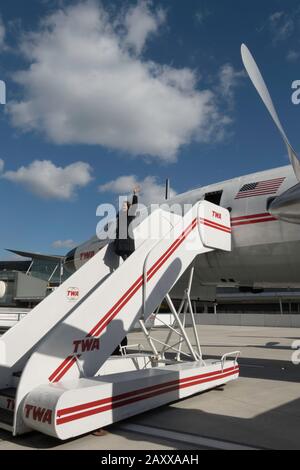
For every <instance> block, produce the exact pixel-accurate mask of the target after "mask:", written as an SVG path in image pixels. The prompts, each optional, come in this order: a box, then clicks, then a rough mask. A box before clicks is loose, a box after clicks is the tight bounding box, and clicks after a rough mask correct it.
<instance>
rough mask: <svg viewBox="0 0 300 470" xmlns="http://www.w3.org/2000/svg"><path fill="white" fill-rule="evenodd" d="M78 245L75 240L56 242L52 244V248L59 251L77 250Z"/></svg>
mask: <svg viewBox="0 0 300 470" xmlns="http://www.w3.org/2000/svg"><path fill="white" fill-rule="evenodd" d="M76 245H77V243H76V242H74V240H56V241H55V242H53V243H52V247H53V248H56V249H58V250H60V249H62V248H66V249H71V248H75V246H76Z"/></svg>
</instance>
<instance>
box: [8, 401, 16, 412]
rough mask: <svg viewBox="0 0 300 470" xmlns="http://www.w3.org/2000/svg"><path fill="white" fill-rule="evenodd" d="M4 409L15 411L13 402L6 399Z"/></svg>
mask: <svg viewBox="0 0 300 470" xmlns="http://www.w3.org/2000/svg"><path fill="white" fill-rule="evenodd" d="M6 409H7V410H11V411H14V409H15V400H13V399H12V398H8V399H7V403H6Z"/></svg>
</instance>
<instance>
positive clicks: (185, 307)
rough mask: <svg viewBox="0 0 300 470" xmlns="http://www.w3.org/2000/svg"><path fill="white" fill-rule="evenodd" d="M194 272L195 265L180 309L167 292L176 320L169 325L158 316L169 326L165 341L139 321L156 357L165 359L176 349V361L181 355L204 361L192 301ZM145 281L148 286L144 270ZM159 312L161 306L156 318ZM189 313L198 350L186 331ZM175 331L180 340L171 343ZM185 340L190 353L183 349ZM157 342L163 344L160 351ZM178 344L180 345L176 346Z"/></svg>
mask: <svg viewBox="0 0 300 470" xmlns="http://www.w3.org/2000/svg"><path fill="white" fill-rule="evenodd" d="M194 273H195V267H194V265H193V266H192V267H191V269H190V274H189V281H188V285H187V288H186V289H185V291H184V297H183V299H182V301H181V304H180V307H179V310H178V311H177V310H176V308H175V306H174V303H173V301H172V299H171V297H170V295H169V294H167V295H166V297H165V300H166V301H167V303H168V306H169V308H170V311H171V313H172V315H173V317H174V322H173V324H172V325H168V324H167V323H165V322H164V321H163V320H162V319H160V318H158V321H159V322H160V323H161V324H162V325H164V326H166V327H167V328H169V332H168V335H167V338H166V340H165V341H164V342H162V341H160V340H158V339H156V338H155V337H154V336H153V335H152V334H151V328H150V330H149V331H148V330H147V328H146V325H145V322H144V320H140V322H139V323H140V326H141V328H142V331H143V333H144V335H145V338H146V340H147V342H148V344H149V346H150V348H151V350H152V351H153V353H154V355H155V356H156V357H159V356H160V358H161V360H165V352H166V351H175V352H176V353H177V355H176V362H178V361H181V356H185V357H190V358H192V359H193V360H194V361H199V360H201V361H203V359H202V351H201V346H200V341H199V336H198V332H197V327H196V322H195V316H194V311H193V307H192V301H191V289H192V283H193V278H194ZM144 281H145V286H146V283H147V280H146V275H145V272H144ZM145 293H146V289H144V297H143V307H144V313H145V306H146V295H145ZM158 312H159V308H158V309H157V310H156V312H155V313H154V314H153V315H154V316H155V318H156V315H157V314H158ZM188 314H189V315H190V316H191V323H192V328H193V333H194V337H195V342H196V350H195V349H194V348H193V346H192V343H191V341H190V339H189V337H188V335H187V332H186V319H187V315H188ZM181 315H183V319H181V318H180V316H181ZM176 328H177V329H176ZM174 333H175V334H176V335H178V336H179V340H178V341H177V342H176V343H175V344H173V345H171V344H170V340H171V337H172V335H173V334H174ZM184 342H185V343H186V345H187V348H188V350H189V354H187V353H185V352H183V351H182V346H183V343H184ZM156 343H158V344H160V345H162V348H161V350H160V351H158V349H157V347H156ZM176 346H178V347H176ZM203 363H204V361H203ZM204 364H205V363H204Z"/></svg>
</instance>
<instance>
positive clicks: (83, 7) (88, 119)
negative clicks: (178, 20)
mask: <svg viewBox="0 0 300 470" xmlns="http://www.w3.org/2000/svg"><path fill="white" fill-rule="evenodd" d="M152 10H153V9H152ZM163 16H164V14H163V13H162V11H161V10H159V9H157V8H156V9H155V11H151V10H150V7H149V3H146V2H142V3H138V4H137V6H136V7H131V8H130V9H129V11H127V13H126V12H125V13H122V15H121V17H119V18H118V21H113V20H112V18H110V17H109V15H108V13H107V12H106V11H105V10H104V9H103V7H101V6H100V5H99V4H96V3H94V2H82V3H79V4H77V5H75V6H74V5H73V6H70V7H68V8H65V9H61V10H58V11H56V12H55V13H54V14H52V15H51V16H49V17H47V18H46V19H44V21H43V22H42V24H41V26H40V29H39V31H38V32H35V33H32V34H28V35H27V36H26V39H25V40H24V42H23V44H22V51H23V54H24V56H25V58H26V59H27V60H28V61H29V67H28V68H27V69H24V70H21V71H19V72H18V73H16V74H15V76H14V79H15V80H16V82H18V83H19V85H21V87H22V88H23V90H24V99H23V100H22V101H15V102H11V103H10V104H9V105H8V106H7V109H8V111H9V113H10V116H11V120H12V123H13V125H14V126H16V127H17V128H19V129H21V130H23V131H25V132H28V131H39V132H41V133H43V134H44V135H45V136H46V137H47V138H48V139H49V140H50V141H52V142H54V143H56V144H76V143H79V144H91V145H102V146H105V147H108V148H111V149H117V150H121V151H125V152H129V153H131V154H133V155H136V156H137V155H139V156H141V155H144V156H145V155H146V156H152V157H158V158H160V159H161V160H164V161H175V160H176V156H177V153H178V150H179V149H180V147H181V146H183V145H186V144H188V143H190V142H191V141H192V140H194V139H196V140H198V141H200V142H210V141H213V142H215V141H216V138H218V136H220V135H221V134H222V133H223V131H224V128H226V126H227V124H228V122H229V120H228V119H227V116H224V113H223V112H220V110H219V108H218V106H217V96H216V93H215V92H213V91H210V90H207V89H204V90H201V91H199V90H198V89H197V74H196V72H195V71H193V70H191V69H187V68H184V69H177V68H174V67H169V66H163V65H160V64H158V63H154V62H151V61H145V60H144V59H143V57H141V56H140V55H139V51H140V50H141V48H143V46H144V45H145V42H146V40H147V39H148V37H149V35H151V34H153V33H154V32H157V31H158V27H159V25H161V24H162V22H163ZM134 18H139V19H141V20H142V26H141V25H139V24H136V23H135V22H134ZM122 22H123V23H122ZM120 23H122V24H123V28H121V27H120ZM126 25H127V26H126ZM124 35H125V36H124ZM126 35H127V36H126ZM128 43H130V44H131V46H130V47H129V46H128ZM132 46H134V47H132ZM133 49H134V50H133Z"/></svg>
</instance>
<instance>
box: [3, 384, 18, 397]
mask: <svg viewBox="0 0 300 470" xmlns="http://www.w3.org/2000/svg"><path fill="white" fill-rule="evenodd" d="M16 393H17V389H16V388H13V387H10V388H2V389H0V396H1V397H6V398H15V397H16Z"/></svg>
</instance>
